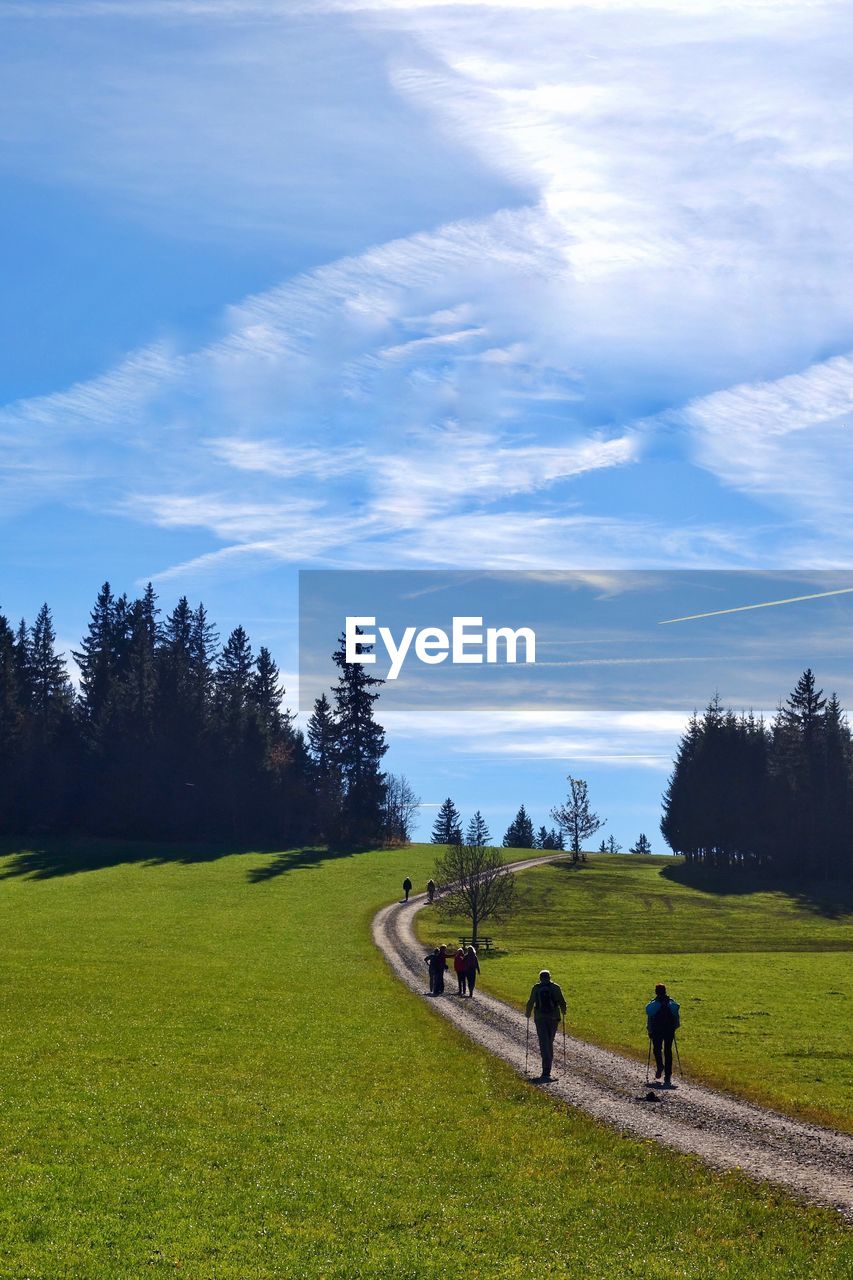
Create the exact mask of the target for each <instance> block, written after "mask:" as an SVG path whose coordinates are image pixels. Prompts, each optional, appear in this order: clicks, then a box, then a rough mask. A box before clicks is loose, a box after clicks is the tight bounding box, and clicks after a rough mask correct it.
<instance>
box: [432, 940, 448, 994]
mask: <svg viewBox="0 0 853 1280" xmlns="http://www.w3.org/2000/svg"><path fill="white" fill-rule="evenodd" d="M446 972H447V947H445V946H444V945H442V946H440V947H439V948H438V956H437V959H436V965H435V995H437V996H443V995H444V975H445V973H446Z"/></svg>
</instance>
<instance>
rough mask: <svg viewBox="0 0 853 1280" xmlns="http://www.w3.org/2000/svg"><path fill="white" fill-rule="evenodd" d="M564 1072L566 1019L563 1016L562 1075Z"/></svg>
mask: <svg viewBox="0 0 853 1280" xmlns="http://www.w3.org/2000/svg"><path fill="white" fill-rule="evenodd" d="M565 1074H566V1019H565V1018H563V1075H565Z"/></svg>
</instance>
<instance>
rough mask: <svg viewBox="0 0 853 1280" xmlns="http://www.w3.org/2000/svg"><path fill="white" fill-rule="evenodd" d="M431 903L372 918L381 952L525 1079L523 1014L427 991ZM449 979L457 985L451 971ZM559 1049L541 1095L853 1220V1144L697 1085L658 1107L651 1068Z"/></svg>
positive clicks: (590, 1050)
mask: <svg viewBox="0 0 853 1280" xmlns="http://www.w3.org/2000/svg"><path fill="white" fill-rule="evenodd" d="M559 856H563V857H564V856H565V855H559ZM550 861H554V858H553V857H547V858H530V859H526V860H525V861H523V862H516V863H514V864H513V870H514V871H520V870H523V869H524V868H526V867H533V866H537V865H538V864H539V863H542V862H550ZM425 905H426V896H425V895H423V894H421V895H418V896H417V897H414V898H411V899H410V901H409V902H408V904H404V903H393V904H392V905H391V906H388V907H383V909H382V910H381V911H380V912H379V913H378V914H377V915H376V917H375V918H374V921H373V938H374V941H375V942H376V945H377V946H378V947H379V948H380V949H381V950H382V952H383V953H384V955H385V956H386V958H387V960H388V963H389V964H390V965H391V968H392V969H393V970H394V972H395V974H396V975H397V976H398V977H399V978H401V979H402V981H403V982H405V983H406V985H407V986H409V987H411V989H412V990H413V991H416V992H418V993H419V994H420V995H424V996H425V998H426V999H427V1000H429V1001H430V1004H431V1007H432V1008H433V1009H434V1010H435V1011H436V1012H437V1013H440V1014H442V1015H443V1016H444V1017H445V1018H449V1019H450V1021H451V1022H452V1023H454V1024H455V1025H456V1026H457V1027H459V1028H460V1030H462V1031H464V1032H465V1034H466V1035H469V1036H470V1037H471V1039H472V1040H475V1041H476V1042H477V1043H478V1044H481V1045H483V1046H484V1047H485V1048H486V1049H488V1050H490V1052H492V1053H494V1054H497V1056H498V1057H500V1058H503V1059H504V1060H505V1061H506V1062H508V1063H509V1064H510V1065H511V1066H512V1067H513V1068H514V1069H515V1070H516V1071H517V1072H518V1073H519V1075H524V1046H525V1032H526V1019H525V1017H524V1014H523V1013H520V1012H518V1011H517V1010H515V1009H513V1008H511V1007H510V1006H509V1005H507V1004H504V1003H503V1001H501V1000H496V999H495V998H494V997H493V996H489V995H487V994H485V992H481V991H479V990H478V991H477V993H476V995H475V997H474V999H473V1000H460V999H459V998H458V997H456V996H452V995H450V994H447V995H445V996H443V997H437V998H435V999H432V998H431V997H429V996H428V995H427V994H426V986H427V977H426V972H427V971H426V965H425V964H424V954H425V952H424V948H423V946H422V945H421V944H420V943H419V942H418V941H417V940H416V938H415V935H414V930H413V927H412V925H413V919H414V916H415V914H416V913H417V912H418V911H419V910H420V909H421V908H422V907H424V906H425ZM449 977H450V978H451V979H452V978H453V974H452V972H451V973H450V974H449ZM448 992H449V987H448ZM569 1018H570V1019H571V1003H570V1004H569ZM530 1038H531V1045H530V1069H531V1074H534V1069H538V1065H539V1059H538V1055H537V1052H536V1037H535V1034H534V1032H533V1029H532V1025H531V1037H530ZM555 1049H556V1051H555V1055H554V1071H555V1072H556V1073H557V1074H558V1075H559V1077H560V1078H559V1079H558V1080H556V1081H555V1082H554V1083H552V1084H547V1085H545V1084H543V1085H537V1088H543V1089H547V1090H548V1092H549V1093H551V1094H553V1096H554V1097H555V1098H557V1099H559V1100H560V1101H561V1102H564V1103H567V1104H568V1105H570V1106H573V1107H579V1108H580V1109H581V1110H583V1111H586V1112H588V1113H589V1114H590V1115H592V1116H595V1117H596V1118H597V1119H599V1120H603V1121H605V1122H606V1123H607V1124H609V1125H613V1126H615V1127H616V1128H617V1129H619V1130H621V1131H622V1132H626V1133H631V1134H635V1135H636V1136H637V1137H640V1138H649V1139H653V1140H654V1141H655V1142H660V1143H662V1144H664V1145H665V1146H668V1147H672V1148H674V1149H676V1150H678V1151H685V1152H689V1153H691V1154H692V1155H696V1156H699V1157H700V1158H701V1159H702V1160H704V1161H706V1162H707V1163H708V1164H710V1165H713V1166H714V1167H716V1168H718V1169H741V1170H742V1171H743V1172H744V1173H747V1174H749V1175H750V1176H751V1177H753V1178H761V1179H764V1180H766V1181H769V1182H774V1183H776V1184H778V1185H779V1186H782V1187H784V1188H786V1190H788V1191H790V1192H791V1193H793V1194H794V1195H795V1196H798V1197H799V1198H800V1199H802V1200H808V1201H810V1202H812V1203H814V1204H822V1205H829V1206H830V1207H832V1208H834V1209H837V1210H838V1211H839V1212H840V1213H842V1214H844V1216H845V1217H847V1218H850V1219H851V1220H853V1137H850V1136H848V1135H846V1134H842V1133H837V1132H835V1131H834V1130H832V1129H822V1128H820V1127H819V1126H818V1125H813V1124H806V1123H804V1122H802V1121H799V1120H792V1119H789V1118H788V1117H786V1116H781V1115H778V1114H777V1113H776V1112H774V1111H767V1110H765V1109H764V1108H763V1107H758V1106H754V1105H753V1104H751V1103H747V1102H741V1101H739V1100H738V1099H737V1098H733V1097H731V1096H730V1095H728V1094H724V1093H720V1092H718V1091H717V1090H715V1089H709V1088H706V1087H705V1086H703V1085H698V1084H692V1083H690V1082H689V1081H688V1082H687V1083H685V1082H684V1081H682V1080H678V1086H679V1087H678V1089H677V1090H672V1091H669V1092H667V1091H662V1092H659V1093H658V1094H657V1097H658V1101H657V1102H649V1101H647V1100H646V1093H647V1088H646V1085H645V1065H644V1064H642V1063H638V1062H637V1061H635V1060H633V1059H630V1058H625V1057H622V1055H621V1054H617V1053H611V1052H610V1051H608V1050H606V1049H599V1048H597V1047H596V1046H595V1045H590V1044H586V1043H585V1042H584V1041H583V1040H576V1039H574V1038H573V1037H567V1038H566V1066H567V1069H566V1071H565V1072H564V1071H563V1067H562V1055H563V1046H562V1040H561V1038H560V1037H558V1042H557V1045H556V1047H555Z"/></svg>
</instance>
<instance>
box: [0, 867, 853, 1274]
mask: <svg viewBox="0 0 853 1280" xmlns="http://www.w3.org/2000/svg"><path fill="white" fill-rule="evenodd" d="M434 853H435V850H434V849H430V848H428V847H426V848H424V847H421V848H414V849H409V850H404V851H395V852H381V853H380V852H377V853H366V854H359V855H354V856H350V857H336V856H334V855H331V854H326V853H323V852H319V851H310V850H308V851H291V852H288V853H278V854H276V853H256V854H240V855H229V854H228V853H227V851H225V850H222V849H219V850H216V849H209V850H204V849H181V848H171V849H166V848H164V849H156V850H155V849H152V848H151V847H146V846H128V845H111V844H109V843H106V842H102V843H99V844H86V845H83V844H80V845H77V846H65V847H64V848H62V849H56V848H51V847H49V846H44V845H41V846H39V847H38V848H35V849H33V848H32V847H30V848H29V849H27V848H22V849H19V850H15V849H13V848H10V849H9V850H7V852H6V854H5V856H3V857H2V858H0V937H2V939H3V949H2V955H3V970H2V973H3V981H2V997H0V1019H2V1036H0V1079H2V1107H0V1152H2V1167H3V1192H2V1197H0V1277H2V1280H25V1278H26V1280H64V1278H67V1280H119V1278H121V1280H139V1277H141V1276H152V1277H157V1276H164V1275H172V1276H181V1277H186V1278H187V1280H278V1278H279V1277H299V1278H300V1280H303V1278H307V1280H313V1278H315V1277H316V1278H318V1280H319V1278H320V1277H323V1278H325V1280H337V1278H340V1280H344V1278H345V1280H358V1278H359V1277H371V1278H373V1280H375V1278H377V1277H379V1278H385V1277H388V1280H433V1278H436V1280H437V1278H438V1277H441V1278H442V1280H454V1278H455V1277H458V1276H483V1277H486V1276H488V1277H490V1280H540V1278H545V1277H581V1276H583V1277H585V1278H586V1277H588V1278H590V1280H605V1278H607V1280H612V1278H613V1277H619V1278H620V1280H621V1278H623V1277H634V1276H636V1277H643V1280H655V1278H656V1277H659V1278H660V1280H674V1278H684V1277H687V1278H694V1277H695V1278H696V1280H707V1277H708V1276H712V1275H713V1276H721V1277H731V1278H733V1280H735V1278H737V1280H747V1278H749V1280H754V1278H755V1277H756V1276H761V1277H767V1278H768V1280H775V1278H776V1277H778V1278H779V1280H782V1277H785V1280H789V1278H790V1277H804V1278H805V1277H809V1278H811V1277H813V1276H814V1275H826V1276H829V1275H838V1276H840V1275H843V1274H846V1269H847V1268H849V1266H850V1265H851V1251H850V1237H849V1233H847V1232H845V1229H844V1228H843V1226H842V1224H841V1222H840V1220H839V1219H838V1218H837V1216H836V1215H834V1214H832V1213H831V1212H828V1211H826V1212H825V1211H822V1210H815V1209H808V1208H804V1207H800V1206H798V1205H795V1204H794V1203H792V1202H791V1201H790V1200H788V1199H786V1198H785V1197H784V1196H783V1195H781V1193H777V1192H775V1191H774V1190H772V1189H770V1188H767V1187H761V1186H754V1185H752V1184H750V1183H748V1182H747V1181H745V1180H743V1179H741V1178H739V1177H738V1176H736V1175H733V1174H732V1175H718V1174H714V1173H712V1172H710V1171H708V1170H706V1169H704V1168H702V1167H701V1166H700V1165H699V1164H698V1163H696V1162H694V1161H692V1160H690V1159H688V1158H685V1157H679V1156H674V1155H671V1154H668V1153H665V1152H663V1151H661V1150H659V1149H657V1148H656V1147H655V1146H654V1145H652V1144H647V1143H641V1142H637V1141H634V1140H629V1139H625V1138H622V1137H621V1136H620V1135H619V1134H618V1133H615V1132H611V1131H609V1130H607V1129H605V1128H603V1127H601V1126H599V1125H597V1124H596V1123H595V1122H593V1121H592V1120H589V1119H588V1118H586V1117H584V1116H582V1115H579V1114H574V1113H571V1112H569V1111H566V1110H562V1109H560V1108H558V1107H556V1106H554V1105H553V1104H552V1103H551V1102H550V1101H549V1099H548V1098H547V1097H546V1096H544V1095H543V1094H541V1093H540V1092H537V1091H536V1090H535V1089H532V1088H530V1087H528V1086H527V1085H525V1084H524V1083H523V1082H522V1081H521V1080H519V1079H518V1078H517V1077H516V1076H514V1075H513V1073H512V1072H511V1071H510V1070H509V1069H508V1068H507V1067H505V1066H504V1065H503V1064H501V1063H500V1062H497V1061H493V1060H491V1059H490V1058H489V1057H488V1056H487V1055H486V1054H484V1053H482V1052H481V1051H479V1050H478V1049H477V1048H475V1047H474V1046H472V1045H471V1044H470V1043H468V1042H467V1041H466V1040H465V1039H464V1038H462V1037H461V1036H460V1035H458V1034H457V1033H456V1032H455V1031H454V1029H453V1028H452V1027H451V1026H449V1025H448V1024H447V1023H446V1022H444V1021H443V1020H442V1019H440V1018H437V1017H435V1016H434V1014H432V1013H431V1012H430V1009H429V1008H428V1002H427V1001H419V1000H418V999H417V998H416V997H414V996H413V995H412V994H411V993H409V992H408V991H407V990H405V989H404V988H403V987H402V986H401V985H400V984H398V983H397V982H396V981H395V980H394V979H393V978H392V977H391V975H390V973H389V971H388V970H387V969H386V967H385V965H384V962H383V960H382V957H381V956H380V955H379V954H378V953H377V952H376V951H375V950H374V948H373V946H372V944H371V941H370V932H369V929H370V920H371V917H372V915H373V912H374V911H375V909H376V908H377V907H379V906H380V905H381V904H383V903H385V902H387V901H388V900H390V899H392V898H393V897H394V896H395V895H396V894H397V893H398V892H399V886H400V882H401V881H402V878H403V876H404V874H405V873H409V874H410V875H411V876H412V878H413V879H414V881H415V883H416V886H420V885H422V884H423V882H424V881H425V880H426V878H427V876H428V874H429V869H430V868H431V865H432V860H433V857H434ZM553 874H554V876H559V875H561V874H562V875H563V877H564V880H565V883H566V885H567V886H568V885H569V880H570V877H569V876H568V874H566V873H557V872H555V873H553ZM595 874H598V873H597V871H594V870H591V871H590V874H589V878H590V879H591V878H592V876H594V875H595ZM584 875H586V872H585V873H584ZM529 883H530V884H532V885H537V884H539V883H540V882H539V880H538V879H535V878H533V877H531V879H530V882H529ZM542 883H543V885H544V882H542ZM578 883H580V878H578ZM555 884H556V886H557V887H559V885H560V884H562V881H560V880H559V879H558V880H556V881H555ZM547 896H548V895H546V897H547ZM543 902H544V898H543ZM518 927H519V928H522V927H523V926H522V921H521V920H520V921H519V926H518ZM519 936H520V935H519ZM546 949H549V948H546ZM614 954H616V953H614ZM743 954H744V955H747V954H748V953H743ZM803 954H804V955H807V954H808V953H807V952H804V953H803ZM828 954H829V953H828ZM832 954H833V955H834V956H835V957H836V958H843V956H842V954H841V953H839V952H836V953H832ZM532 958H533V957H532V954H531V953H530V952H527V953H526V957H525V959H524V963H523V964H522V966H521V968H520V969H519V971H518V976H519V978H521V976H522V974H523V973H524V972H526V969H525V965H526V966H527V967H529V965H530V963H531V960H532ZM567 959H568V958H567ZM486 967H487V970H488V973H489V979H490V981H491V982H492V984H493V985H494V982H495V979H496V978H499V980H500V981H503V980H504V978H505V977H506V976H507V975H508V974H509V973H510V966H509V965H508V964H507V963H506V962H504V961H501V962H499V963H498V964H496V965H494V966H492V965H491V964H490V965H489V966H486ZM555 967H557V968H559V966H555ZM654 973H655V975H656V973H657V969H655V971H654ZM561 976H562V974H561ZM645 978H646V975H645V973H644V974H643V982H642V983H641V984H640V985H641V987H643V988H644V987H645V985H646V982H645ZM509 985H510V986H512V983H510V984H509ZM569 985H570V986H572V987H573V985H574V984H573V983H570V984H569ZM573 1005H574V1010H575V1012H577V1008H578V1002H577V1001H576V1000H575V1001H574V1002H573ZM688 1010H689V1018H690V1022H691V1025H692V1024H693V1022H694V1021H696V1022H698V1021H699V1019H698V1018H696V1016H695V1014H694V1012H693V1008H692V1006H691V1005H689V1004H688ZM691 1034H693V1033H691ZM685 1035H686V1033H685ZM690 1044H691V1048H690V1052H691V1055H692V1054H693V1051H694V1048H693V1042H692V1041H691V1042H690Z"/></svg>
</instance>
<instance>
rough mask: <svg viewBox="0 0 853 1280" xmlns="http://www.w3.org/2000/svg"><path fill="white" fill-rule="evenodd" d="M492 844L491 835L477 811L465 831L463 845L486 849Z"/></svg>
mask: <svg viewBox="0 0 853 1280" xmlns="http://www.w3.org/2000/svg"><path fill="white" fill-rule="evenodd" d="M491 842H492V835H491V832H490V831H489V828H488V827H487V825H486V820H485V818H484V817H483V815H482V814H481V813H480V810H479V809H478V810H477V812H476V813H475V814H474V816H473V818H471V820H470V821H469V823H468V826H467V828H466V829H465V843H466V844H469V845H476V846H479V847H481V848H486V847H487V846H488V845H490V844H491Z"/></svg>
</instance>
